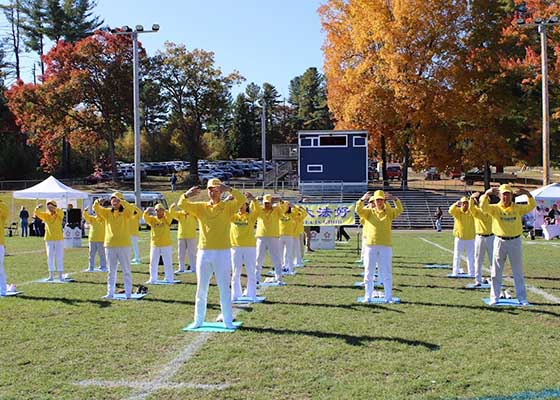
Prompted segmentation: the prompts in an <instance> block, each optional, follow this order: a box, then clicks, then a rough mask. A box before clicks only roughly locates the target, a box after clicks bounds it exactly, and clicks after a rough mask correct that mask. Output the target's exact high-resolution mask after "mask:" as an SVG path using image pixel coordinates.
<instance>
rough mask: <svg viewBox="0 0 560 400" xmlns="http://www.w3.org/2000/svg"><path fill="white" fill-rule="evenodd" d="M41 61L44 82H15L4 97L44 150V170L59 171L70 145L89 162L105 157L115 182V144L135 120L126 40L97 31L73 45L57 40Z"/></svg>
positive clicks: (22, 124)
mask: <svg viewBox="0 0 560 400" xmlns="http://www.w3.org/2000/svg"><path fill="white" fill-rule="evenodd" d="M141 54H142V55H143V56H144V55H145V53H144V52H142V53H141ZM44 61H45V64H46V67H47V69H46V73H45V76H44V77H43V80H42V81H43V82H42V83H39V84H36V85H35V84H23V83H22V82H18V83H17V84H16V85H14V86H13V87H12V88H11V89H10V90H9V91H7V93H6V97H7V99H8V106H9V107H10V110H11V111H12V113H13V114H14V115H15V116H16V119H17V123H18V124H19V125H20V126H21V127H22V128H23V129H24V130H25V131H26V132H29V133H28V134H29V138H30V139H29V140H30V142H32V143H34V144H36V145H38V146H39V147H40V149H41V151H42V155H43V157H42V160H41V164H42V166H43V168H44V169H45V170H46V171H53V170H55V169H56V168H57V167H58V165H59V163H60V161H61V151H62V148H61V147H62V144H63V143H65V142H68V143H69V144H70V145H71V146H72V149H73V151H75V152H77V154H78V155H79V156H80V157H82V158H85V159H90V160H92V161H94V160H95V159H97V158H102V156H103V154H105V153H108V156H109V157H108V158H109V160H110V162H111V165H112V170H113V176H114V178H116V152H115V141H116V140H117V139H118V138H120V137H121V136H122V135H123V134H124V132H125V131H126V128H127V127H128V126H130V125H131V124H132V115H133V112H132V42H131V39H130V37H128V36H127V35H112V34H109V33H106V32H96V33H95V34H94V35H92V36H89V37H87V38H86V39H83V40H81V41H79V42H76V43H66V42H64V41H59V42H58V43H57V45H56V46H55V47H54V48H53V49H52V50H51V51H50V52H49V53H48V54H47V55H46V56H44Z"/></svg>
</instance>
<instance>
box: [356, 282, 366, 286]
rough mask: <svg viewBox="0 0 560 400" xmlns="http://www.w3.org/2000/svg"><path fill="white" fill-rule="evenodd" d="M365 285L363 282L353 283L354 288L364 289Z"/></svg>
mask: <svg viewBox="0 0 560 400" xmlns="http://www.w3.org/2000/svg"><path fill="white" fill-rule="evenodd" d="M365 285H366V284H365V282H354V286H355V287H364V286H365Z"/></svg>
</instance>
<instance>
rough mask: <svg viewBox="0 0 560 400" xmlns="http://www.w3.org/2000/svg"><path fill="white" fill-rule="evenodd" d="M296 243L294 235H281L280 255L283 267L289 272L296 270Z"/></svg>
mask: <svg viewBox="0 0 560 400" xmlns="http://www.w3.org/2000/svg"><path fill="white" fill-rule="evenodd" d="M295 246H296V243H295V238H293V237H292V236H280V255H281V256H282V268H286V269H287V270H288V271H289V272H293V271H294V249H295Z"/></svg>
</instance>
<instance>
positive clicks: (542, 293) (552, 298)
mask: <svg viewBox="0 0 560 400" xmlns="http://www.w3.org/2000/svg"><path fill="white" fill-rule="evenodd" d="M419 239H421V240H423V241H424V242H426V243H429V244H431V245H432V246H435V247H437V248H438V249H441V250H443V251H446V252H448V253H450V254H453V250H450V249H448V248H446V247H443V246H441V245H439V244H437V243H434V242H432V241H430V240H428V239H425V238H422V237H420V238H419ZM461 258H462V259H463V260H465V261H466V260H467V258H466V257H465V256H462V257H461ZM484 270H485V271H486V272H490V269H489V268H486V267H484ZM504 280H506V281H508V282H510V283H512V282H513V279H511V278H505V277H504ZM527 290H529V291H530V292H533V293H535V294H538V295H539V296H542V297H544V298H545V299H546V300H548V301H551V302H553V303H556V304H560V298H558V297H556V296H553V295H551V294H550V293H548V292H545V291H544V290H542V289H540V288H537V287H534V286H530V285H529V286H527Z"/></svg>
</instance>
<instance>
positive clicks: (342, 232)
mask: <svg viewBox="0 0 560 400" xmlns="http://www.w3.org/2000/svg"><path fill="white" fill-rule="evenodd" d="M343 236H344V239H346V241H349V240H350V236H349V235H348V233H346V231H345V230H344V226H342V225H340V226H339V227H338V229H337V230H336V240H337V241H339V242H342V237H343Z"/></svg>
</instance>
